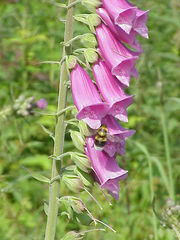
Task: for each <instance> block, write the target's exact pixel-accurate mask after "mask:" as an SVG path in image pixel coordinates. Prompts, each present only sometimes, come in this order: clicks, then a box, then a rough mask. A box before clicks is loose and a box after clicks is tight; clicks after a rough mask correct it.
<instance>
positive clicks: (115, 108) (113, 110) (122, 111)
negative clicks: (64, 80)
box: [108, 96, 133, 122]
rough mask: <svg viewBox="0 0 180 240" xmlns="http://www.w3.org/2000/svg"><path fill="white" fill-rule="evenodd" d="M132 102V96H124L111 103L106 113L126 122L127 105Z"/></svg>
mask: <svg viewBox="0 0 180 240" xmlns="http://www.w3.org/2000/svg"><path fill="white" fill-rule="evenodd" d="M132 103H133V96H126V97H125V98H124V99H121V100H119V101H116V102H114V103H112V105H111V107H110V109H109V112H108V114H110V115H112V116H114V117H116V118H117V119H119V120H120V121H122V122H128V115H127V110H126V109H127V107H128V106H129V105H131V104H132Z"/></svg>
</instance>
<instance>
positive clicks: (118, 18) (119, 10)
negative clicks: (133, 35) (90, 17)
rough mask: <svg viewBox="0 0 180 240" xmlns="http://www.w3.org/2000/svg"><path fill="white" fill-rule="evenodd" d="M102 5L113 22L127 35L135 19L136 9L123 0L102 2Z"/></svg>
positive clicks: (105, 0) (103, 0) (104, 0)
mask: <svg viewBox="0 0 180 240" xmlns="http://www.w3.org/2000/svg"><path fill="white" fill-rule="evenodd" d="M102 3H103V8H105V9H106V11H107V12H108V13H109V15H110V17H111V19H112V20H113V22H114V23H116V24H118V26H119V27H121V28H122V29H123V30H124V31H125V32H126V33H127V34H129V33H130V31H131V29H132V27H133V22H134V20H135V18H136V7H134V6H132V5H131V4H129V3H128V2H127V1H124V0H121V1H119V0H113V1H110V0H102Z"/></svg>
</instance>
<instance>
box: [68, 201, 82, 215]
mask: <svg viewBox="0 0 180 240" xmlns="http://www.w3.org/2000/svg"><path fill="white" fill-rule="evenodd" d="M70 204H71V207H72V209H73V210H74V212H76V213H78V214H81V213H82V212H83V211H84V209H85V207H84V204H83V202H82V201H81V200H80V199H78V198H76V197H72V198H71V199H70Z"/></svg>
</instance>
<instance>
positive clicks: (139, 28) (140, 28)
mask: <svg viewBox="0 0 180 240" xmlns="http://www.w3.org/2000/svg"><path fill="white" fill-rule="evenodd" d="M148 13H149V11H142V10H140V9H137V11H136V21H135V23H134V31H136V32H137V33H139V34H140V35H141V36H142V37H144V38H148V28H147V27H146V22H147V20H148Z"/></svg>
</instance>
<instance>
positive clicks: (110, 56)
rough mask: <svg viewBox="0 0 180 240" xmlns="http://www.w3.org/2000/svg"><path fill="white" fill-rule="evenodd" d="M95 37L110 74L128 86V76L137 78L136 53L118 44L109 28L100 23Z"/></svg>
mask: <svg viewBox="0 0 180 240" xmlns="http://www.w3.org/2000/svg"><path fill="white" fill-rule="evenodd" d="M96 36H97V40H98V44H99V49H100V52H101V55H102V57H103V58H104V60H105V62H106V64H107V66H108V67H109V68H110V69H111V73H112V74H113V75H115V76H116V77H117V78H118V79H119V81H120V82H121V83H123V84H124V85H126V86H129V81H130V76H134V77H137V76H138V73H137V70H136V69H135V64H136V60H137V59H138V56H137V55H138V53H136V52H133V51H131V50H129V49H128V48H127V47H125V46H124V45H123V44H122V43H120V42H119V41H118V40H117V39H116V37H115V36H114V35H113V33H112V32H111V31H110V30H109V28H108V27H107V26H105V25H104V24H102V23H101V24H100V25H99V26H98V27H97V28H96Z"/></svg>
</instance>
